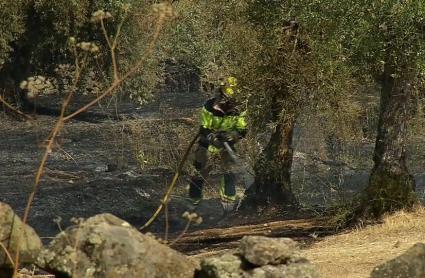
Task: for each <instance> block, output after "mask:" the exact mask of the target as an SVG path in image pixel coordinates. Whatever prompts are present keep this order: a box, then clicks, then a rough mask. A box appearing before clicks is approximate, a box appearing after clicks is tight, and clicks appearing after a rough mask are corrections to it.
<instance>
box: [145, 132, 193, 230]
mask: <svg viewBox="0 0 425 278" xmlns="http://www.w3.org/2000/svg"><path fill="white" fill-rule="evenodd" d="M198 137H199V132H198V133H197V134H196V136H195V137H194V138H193V139H192V142H190V144H189V146H188V147H187V149H186V152H185V154H184V155H183V158H182V160H181V161H180V164H179V166H178V167H177V170H176V173H175V174H174V177H173V179H172V181H171V183H170V185H169V186H168V189H167V192H166V193H165V195H164V197H163V198H162V200H161V204H160V205H159V207H158V208H157V210H156V211H155V213H154V214H153V215H152V217H151V218H150V219H149V220H148V221H147V222H146V223H145V224H144V225H143V226H142V227H141V228H140V230H143V229H145V228H147V227H149V226H150V225H151V224H152V223H153V221H155V219H156V218H157V217H158V215H159V214H160V213H161V211H162V209H163V208H164V206H165V205H166V204H168V202H169V201H170V200H169V199H170V195H171V192H173V189H174V187H175V185H176V182H177V179H178V178H179V177H180V173H181V171H182V170H183V166H184V164H185V162H186V160H187V158H188V156H189V153H190V150H191V149H192V146H193V145H194V144H195V142H196V140H197V139H198Z"/></svg>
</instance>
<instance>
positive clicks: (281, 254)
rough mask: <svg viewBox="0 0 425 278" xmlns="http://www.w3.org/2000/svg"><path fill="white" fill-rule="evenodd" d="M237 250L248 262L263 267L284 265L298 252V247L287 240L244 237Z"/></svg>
mask: <svg viewBox="0 0 425 278" xmlns="http://www.w3.org/2000/svg"><path fill="white" fill-rule="evenodd" d="M239 249H240V252H241V255H242V256H243V257H244V258H245V259H246V260H247V261H248V262H250V263H252V264H254V265H257V266H263V265H268V264H273V265H277V264H283V263H285V262H286V261H288V260H289V259H290V258H291V256H293V255H294V254H295V253H296V252H297V251H298V246H297V243H296V242H295V241H293V240H292V239H289V238H267V237H261V236H245V237H243V238H242V239H241V242H240V246H239Z"/></svg>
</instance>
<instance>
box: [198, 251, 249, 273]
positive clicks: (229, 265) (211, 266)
mask: <svg viewBox="0 0 425 278" xmlns="http://www.w3.org/2000/svg"><path fill="white" fill-rule="evenodd" d="M243 274H244V271H243V270H242V260H241V258H240V257H239V256H237V255H234V254H224V255H222V256H220V257H211V258H206V259H204V260H203V261H202V262H201V270H200V272H199V273H198V276H197V277H199V278H237V277H244V276H243Z"/></svg>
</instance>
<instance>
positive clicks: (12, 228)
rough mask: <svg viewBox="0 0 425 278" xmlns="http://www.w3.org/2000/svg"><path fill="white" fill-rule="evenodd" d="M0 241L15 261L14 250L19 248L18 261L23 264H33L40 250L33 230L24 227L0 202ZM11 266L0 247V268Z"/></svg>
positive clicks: (8, 207) (37, 238)
mask: <svg viewBox="0 0 425 278" xmlns="http://www.w3.org/2000/svg"><path fill="white" fill-rule="evenodd" d="M0 240H1V243H2V245H3V246H4V247H5V248H6V249H7V250H8V252H9V254H10V255H11V257H12V259H15V254H16V249H17V247H18V246H19V249H20V259H19V261H20V263H24V264H30V263H33V262H35V259H36V258H37V256H38V254H39V252H40V250H41V248H42V243H41V240H40V238H39V237H38V235H37V234H36V233H35V231H34V229H33V228H31V227H30V226H28V225H25V224H24V223H23V222H22V221H21V219H20V218H19V217H18V216H17V215H16V214H15V212H14V211H13V210H12V208H11V207H10V206H9V205H7V204H5V203H1V202H0ZM18 242H19V245H18ZM11 266H12V264H11V263H10V260H9V259H8V257H7V255H6V252H5V250H4V248H3V247H0V268H11Z"/></svg>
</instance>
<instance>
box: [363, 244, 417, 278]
mask: <svg viewBox="0 0 425 278" xmlns="http://www.w3.org/2000/svg"><path fill="white" fill-rule="evenodd" d="M371 277H372V278H387V277H388V278H389V277H398V278H414V277H425V244H423V243H416V244H415V245H414V246H413V247H411V248H410V249H409V250H407V251H406V252H405V253H404V254H401V255H400V256H398V257H396V258H394V259H392V260H390V261H388V262H386V263H384V264H382V265H380V266H377V267H376V268H375V269H374V270H373V271H372V273H371Z"/></svg>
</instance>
